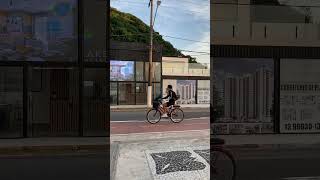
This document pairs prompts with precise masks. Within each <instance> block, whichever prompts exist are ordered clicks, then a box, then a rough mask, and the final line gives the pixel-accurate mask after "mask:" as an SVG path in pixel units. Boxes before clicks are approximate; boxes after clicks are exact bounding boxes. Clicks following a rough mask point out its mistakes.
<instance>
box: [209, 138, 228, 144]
mask: <svg viewBox="0 0 320 180" xmlns="http://www.w3.org/2000/svg"><path fill="white" fill-rule="evenodd" d="M211 143H212V144H213V145H223V144H224V143H225V140H223V139H220V138H211Z"/></svg>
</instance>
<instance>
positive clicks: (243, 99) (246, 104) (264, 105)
mask: <svg viewBox="0 0 320 180" xmlns="http://www.w3.org/2000/svg"><path fill="white" fill-rule="evenodd" d="M213 67H214V70H213V77H211V78H212V79H213V81H212V82H213V90H212V93H213V104H214V109H213V116H214V119H215V127H216V128H218V129H222V130H223V129H224V130H225V132H224V131H223V133H227V134H228V133H229V134H248V133H265V132H273V116H274V113H273V112H274V110H273V109H274V105H273V103H274V100H273V99H274V72H273V71H274V65H273V59H262V58H250V59H249V58H214V59H213ZM265 124H267V125H265ZM270 125H271V126H270ZM219 131H220V130H219Z"/></svg>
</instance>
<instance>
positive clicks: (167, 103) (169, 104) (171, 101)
mask: <svg viewBox="0 0 320 180" xmlns="http://www.w3.org/2000/svg"><path fill="white" fill-rule="evenodd" d="M174 104H175V102H174V100H169V102H166V107H169V106H171V105H174Z"/></svg>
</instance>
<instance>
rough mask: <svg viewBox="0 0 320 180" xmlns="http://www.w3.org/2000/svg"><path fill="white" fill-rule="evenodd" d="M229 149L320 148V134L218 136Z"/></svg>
mask: <svg viewBox="0 0 320 180" xmlns="http://www.w3.org/2000/svg"><path fill="white" fill-rule="evenodd" d="M211 137H215V138H216V137H218V138H222V139H224V140H225V141H226V146H229V147H244V148H264V149H265V148H309V147H313V148H320V134H260V135H217V136H212V135H211Z"/></svg>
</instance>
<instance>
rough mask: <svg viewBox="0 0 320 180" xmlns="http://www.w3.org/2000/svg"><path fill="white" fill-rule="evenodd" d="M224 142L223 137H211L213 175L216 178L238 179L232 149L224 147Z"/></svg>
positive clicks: (224, 179) (223, 179)
mask: <svg viewBox="0 0 320 180" xmlns="http://www.w3.org/2000/svg"><path fill="white" fill-rule="evenodd" d="M224 144H225V141H224V140H223V139H219V138H212V139H211V145H210V146H211V147H210V165H211V169H210V171H211V176H212V177H213V179H214V180H236V169H237V168H236V161H235V159H234V157H233V155H232V153H231V151H230V150H228V149H226V148H224V146H223V145H224Z"/></svg>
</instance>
